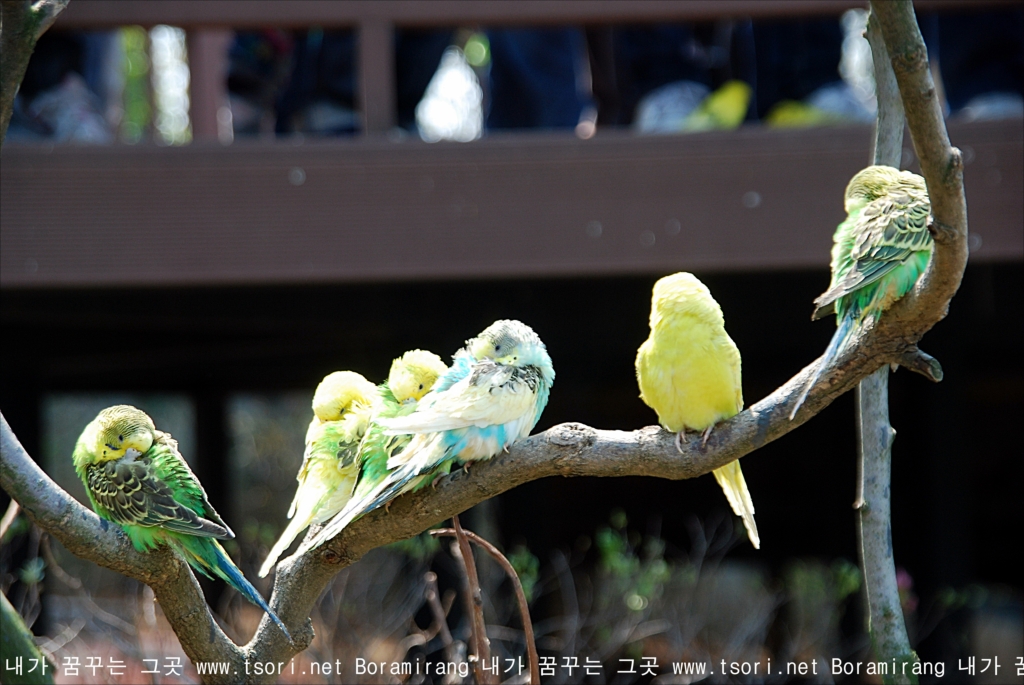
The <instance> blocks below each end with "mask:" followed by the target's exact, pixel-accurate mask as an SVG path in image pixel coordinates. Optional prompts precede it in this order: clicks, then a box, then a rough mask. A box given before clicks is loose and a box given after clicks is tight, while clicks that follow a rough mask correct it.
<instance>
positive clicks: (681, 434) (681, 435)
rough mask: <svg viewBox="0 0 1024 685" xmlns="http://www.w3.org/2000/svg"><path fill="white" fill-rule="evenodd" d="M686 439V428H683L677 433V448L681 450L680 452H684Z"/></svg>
mask: <svg viewBox="0 0 1024 685" xmlns="http://www.w3.org/2000/svg"><path fill="white" fill-rule="evenodd" d="M685 439H686V429H685V428H684V429H683V430H681V431H679V432H678V433H676V450H678V451H679V454H682V453H683V440H685Z"/></svg>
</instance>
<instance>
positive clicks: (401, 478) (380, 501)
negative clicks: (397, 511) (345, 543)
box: [296, 464, 424, 554]
mask: <svg viewBox="0 0 1024 685" xmlns="http://www.w3.org/2000/svg"><path fill="white" fill-rule="evenodd" d="M423 473H424V472H423V470H422V469H421V468H419V467H418V465H416V464H405V465H403V466H400V467H399V468H397V469H395V470H394V471H391V472H390V473H388V475H387V477H386V478H384V480H382V481H381V482H380V483H379V484H378V485H377V486H376V487H375V488H373V490H371V491H370V492H369V493H367V494H366V495H365V496H363V497H361V498H359V499H355V498H353V499H351V500H349V502H348V504H347V505H345V508H344V509H342V510H341V511H340V512H339V513H338V515H337V516H335V517H334V518H333V519H331V520H330V521H329V522H328V523H327V525H326V526H324V527H323V528H322V529H321V530H320V532H318V533H317V534H316V535H315V536H314V537H313V538H311V539H309V540H307V541H306V542H303V543H302V545H301V546H300V547H299V550H298V552H296V554H302V553H305V552H308V551H309V550H311V549H316V548H317V547H319V546H320V545H322V544H324V543H325V542H327V541H328V540H330V539H331V538H333V537H334V536H335V535H337V534H338V533H340V532H341V531H343V530H345V527H346V526H348V524H350V523H352V522H353V521H355V520H356V519H357V518H359V517H360V516H363V515H365V514H368V513H370V512H371V511H373V510H374V509H376V508H378V507H380V506H382V505H384V504H386V503H388V502H390V501H391V500H393V499H394V498H396V497H398V496H399V495H400V494H402V493H403V492H405V491H406V490H407V489H410V488H411V487H412V486H415V482H414V480H415V479H416V478H418V477H422V476H423ZM406 486H409V487H406Z"/></svg>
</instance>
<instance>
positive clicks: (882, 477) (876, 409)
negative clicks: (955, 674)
mask: <svg viewBox="0 0 1024 685" xmlns="http://www.w3.org/2000/svg"><path fill="white" fill-rule="evenodd" d="M878 24H879V22H878V19H877V17H876V16H875V15H874V14H871V16H870V18H869V21H868V29H867V39H868V43H869V44H870V45H871V57H872V59H873V61H874V71H875V94H876V98H877V102H878V121H877V123H876V126H875V145H874V148H875V149H874V152H873V155H872V157H873V160H872V163H874V164H884V165H886V166H891V167H895V168H897V169H898V168H900V161H901V158H902V156H903V127H904V124H905V121H906V120H905V117H904V108H903V101H902V99H901V98H900V92H899V86H898V85H897V83H896V75H895V73H894V72H893V69H892V64H891V62H890V60H889V53H888V50H887V49H886V47H885V40H884V38H883V36H882V31H881V28H880V27H879V25H878ZM895 437H896V431H894V430H893V428H892V426H890V425H889V366H888V365H883V366H881V367H879V368H878V369H877V370H876V371H875V372H874V373H872V374H871V375H869V376H868V377H867V378H865V379H864V380H862V381H861V382H860V385H858V387H857V438H858V448H859V449H858V452H859V453H858V460H859V463H858V465H857V474H858V477H859V482H858V483H857V500H856V502H855V503H854V507H855V508H856V510H857V537H858V540H859V543H860V545H859V549H858V553H859V556H860V567H861V573H862V574H863V578H864V593H863V594H864V598H865V602H866V611H865V616H866V618H867V621H866V622H867V631H868V635H869V636H870V638H871V644H872V647H873V648H874V651H875V655H876V657H877V658H878V659H880V660H883V661H886V662H888V661H892V662H893V663H896V662H899V663H901V664H911V665H912V664H913V662H914V661H916V655H915V654H914V652H913V651H912V650H911V649H910V641H909V639H908V637H907V628H906V625H905V622H904V618H903V610H902V608H901V606H900V597H899V588H898V586H897V584H896V563H895V558H894V555H893V545H892V521H891V512H892V501H891V494H892V488H891V480H892V479H891V475H892V468H891V467H892V443H893V440H894V439H895ZM901 670H902V669H901ZM892 677H893V678H895V680H894V682H909V681H914V682H916V680H917V679H916V678H910V679H909V680H908V679H907V678H906V677H904V676H902V674H901V675H900V676H892Z"/></svg>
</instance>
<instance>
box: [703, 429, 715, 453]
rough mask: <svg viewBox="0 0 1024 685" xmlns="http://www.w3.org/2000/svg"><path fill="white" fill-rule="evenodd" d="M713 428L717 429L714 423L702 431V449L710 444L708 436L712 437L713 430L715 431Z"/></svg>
mask: <svg viewBox="0 0 1024 685" xmlns="http://www.w3.org/2000/svg"><path fill="white" fill-rule="evenodd" d="M713 430H715V427H714V426H713V425H712V426H708V427H707V428H706V429H705V430H704V432H703V433H701V436H700V448H701V449H704V448H705V447H707V446H708V438H710V437H711V431H713Z"/></svg>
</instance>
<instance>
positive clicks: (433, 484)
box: [430, 473, 448, 490]
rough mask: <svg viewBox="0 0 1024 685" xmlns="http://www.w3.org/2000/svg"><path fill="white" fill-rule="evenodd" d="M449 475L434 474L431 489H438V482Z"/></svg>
mask: <svg viewBox="0 0 1024 685" xmlns="http://www.w3.org/2000/svg"><path fill="white" fill-rule="evenodd" d="M447 475H448V474H447V473H439V474H437V475H436V476H434V480H432V481H430V489H431V490H437V484H438V483H440V482H441V481H442V480H444V479H445V477H446V476H447Z"/></svg>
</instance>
